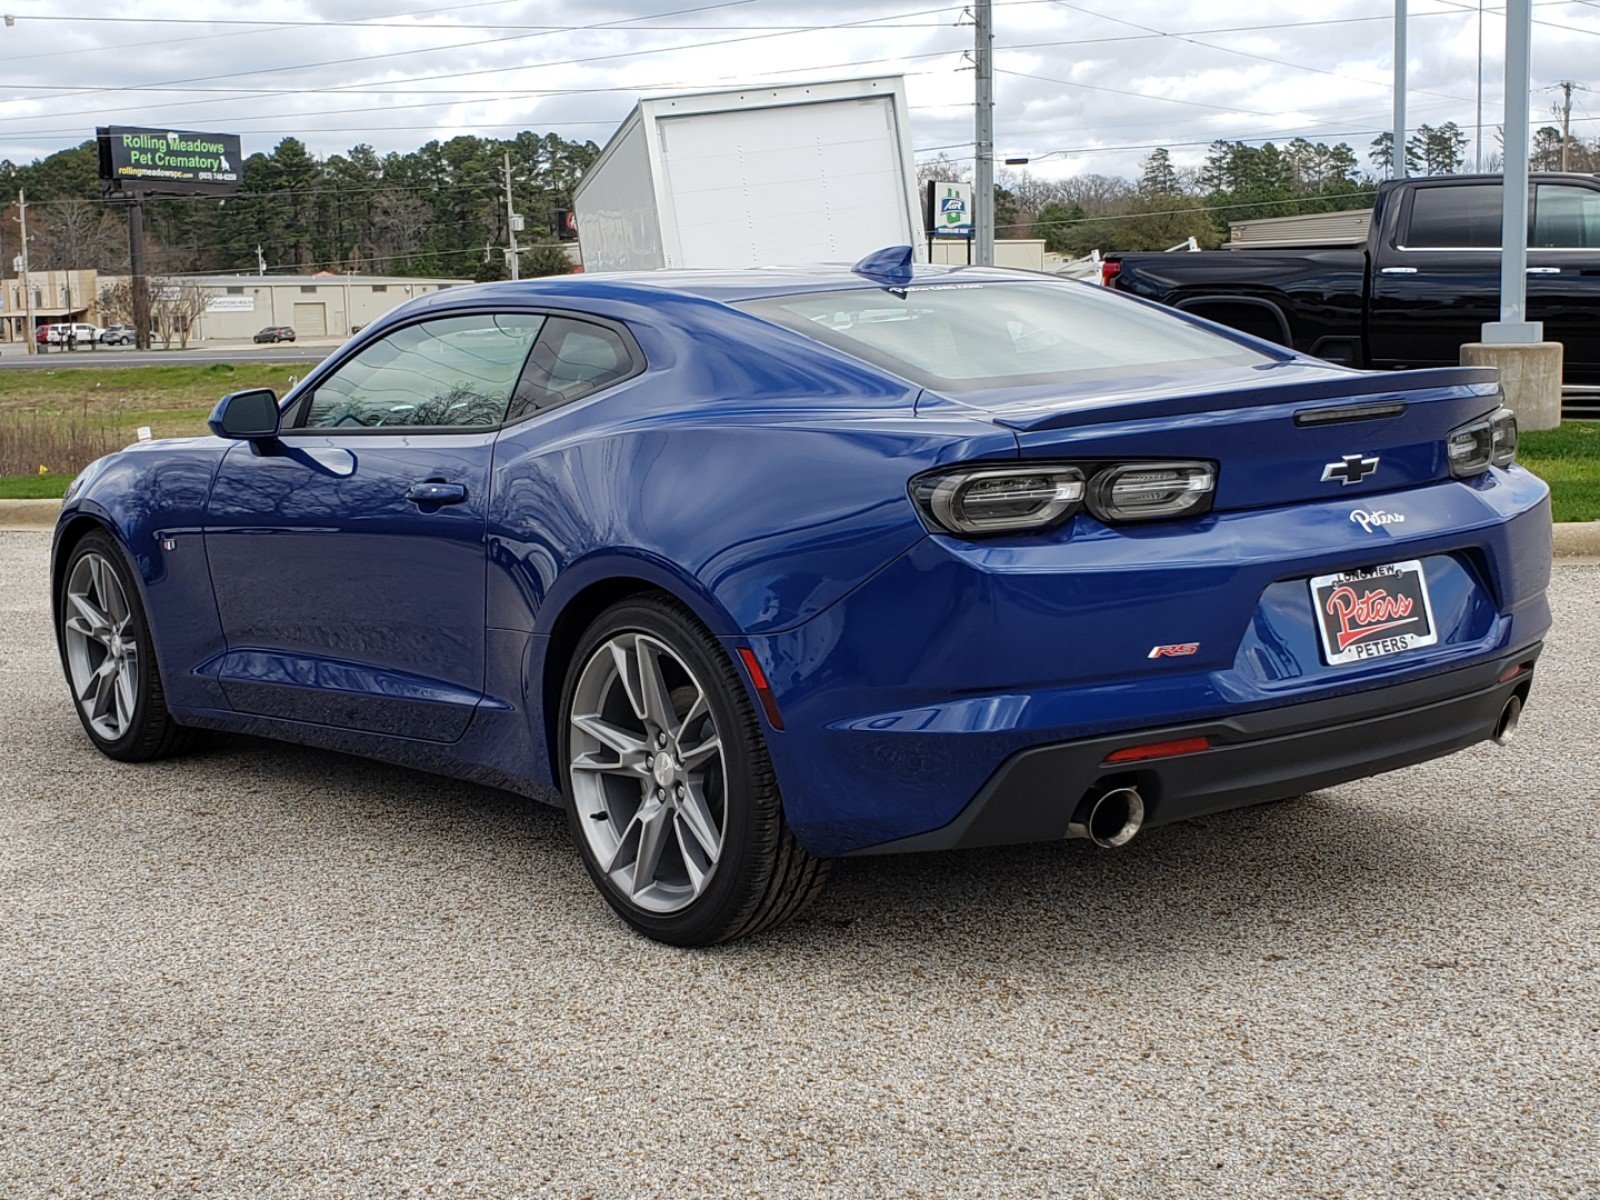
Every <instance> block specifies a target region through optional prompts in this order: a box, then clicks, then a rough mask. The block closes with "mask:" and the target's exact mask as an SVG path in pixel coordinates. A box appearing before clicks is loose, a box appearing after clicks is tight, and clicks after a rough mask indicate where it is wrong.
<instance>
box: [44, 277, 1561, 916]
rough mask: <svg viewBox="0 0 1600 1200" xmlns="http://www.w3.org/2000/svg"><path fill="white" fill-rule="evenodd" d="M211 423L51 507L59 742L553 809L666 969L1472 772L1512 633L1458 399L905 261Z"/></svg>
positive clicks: (1520, 534)
mask: <svg viewBox="0 0 1600 1200" xmlns="http://www.w3.org/2000/svg"><path fill="white" fill-rule="evenodd" d="M210 426H211V431H212V435H211V436H209V437H200V438H189V439H182V440H174V441H158V442H148V443H142V444H138V445H134V446H131V447H129V448H128V449H127V450H124V451H122V452H120V453H117V454H113V455H111V456H109V457H107V458H103V459H101V460H99V461H98V462H96V463H94V464H93V465H91V466H90V467H89V468H88V469H87V470H85V471H84V472H83V474H82V475H81V476H79V478H78V479H77V480H76V481H75V482H74V483H73V485H72V487H71V489H70V490H69V492H68V495H67V500H66V504H65V506H64V508H63V511H62V515H61V520H60V524H59V526H58V528H57V530H56V536H55V548H54V558H53V588H54V611H55V616H56V626H57V631H58V636H59V641H60V647H61V659H62V663H63V666H64V668H65V671H66V675H67V679H68V682H69V684H70V686H71V690H72V697H73V702H74V704H75V706H76V708H77V710H78V712H79V715H80V717H81V718H82V721H83V726H84V728H85V729H86V730H87V732H88V735H89V737H90V739H91V740H92V741H93V742H94V744H95V745H96V746H97V747H98V748H99V749H100V750H101V751H103V752H104V753H105V754H107V755H110V756H111V757H112V758H115V759H119V760H122V761H139V760H145V759H151V758H155V757H158V756H161V755H165V754H169V753H173V752H175V751H177V750H179V749H181V747H182V746H183V745H184V743H185V742H186V740H187V739H188V738H189V737H190V736H191V734H192V733H193V731H195V730H199V729H221V730H239V731H244V732H248V733H252V734H260V735H265V736H269V737H275V738H282V739H285V740H288V741H294V742H302V743H310V744H314V745H318V746H324V747H331V748H334V749H338V750H344V751H349V752H351V753H355V754H362V755H369V756H371V757H374V758H380V759H386V760H390V761H393V762H398V763H404V764H409V765H411V766H416V767H421V768H424V769H427V770H431V771H436V772H440V773H442V774H446V775H453V776H458V777H461V778H464V779H471V780H476V781H480V782H483V783H488V784H493V785H497V786H501V787H506V788H511V789H514V790H517V791H520V792H524V793H526V794H529V795H534V796H538V797H541V798H544V799H551V798H556V797H557V796H559V798H560V802H561V803H563V804H564V805H565V808H566V812H567V815H568V819H569V822H570V825H571V829H572V833H573V839H574V841H575V843H576V845H577V848H578V851H579V853H580V854H581V855H582V858H583V861H584V863H585V865H586V866H587V868H588V870H589V873H590V874H591V875H592V876H593V878H594V881H595V883H596V885H597V887H598V889H599V891H600V893H601V894H602V895H603V896H604V897H605V898H606V900H607V901H609V902H610V904H611V905H612V906H613V907H614V908H615V909H616V911H617V912H618V913H620V914H621V916H622V917H623V918H624V919H625V920H626V921H627V922H629V923H630V924H631V925H632V926H633V927H634V928H636V929H638V930H640V931H642V932H644V933H645V934H647V935H649V936H651V937H654V938H658V939H661V940H663V941H666V942H670V943H674V944H678V945H704V944H708V943H712V942H716V941H720V940H723V939H727V938H732V937H737V936H740V935H743V934H749V933H753V932H756V931H759V930H762V929H766V928H768V927H771V926H773V925H775V924H777V923H779V922H781V921H784V920H787V919H788V918H790V917H792V916H794V915H795V914H796V913H798V912H800V911H801V910H802V909H804V908H805V906H806V905H807V903H808V902H809V901H811V900H812V898H813V897H815V896H816V894H817V892H818V890H819V889H820V888H821V886H822V883H823V880H824V876H825V874H826V871H827V863H828V860H829V859H832V858H835V857H837V856H840V855H849V854H878V853H887V852H899V851H915V850H934V849H948V848H954V847H967V846H988V845H997V844H1004V843H1015V842H1029V841H1041V840H1051V839H1062V838H1069V837H1082V838H1089V839H1092V840H1094V841H1095V842H1097V843H1100V844H1102V845H1107V846H1115V845H1120V844H1122V843H1125V842H1127V841H1128V840H1129V839H1130V838H1132V837H1133V836H1134V835H1135V834H1136V833H1137V832H1138V831H1139V829H1140V828H1141V827H1142V826H1144V825H1160V824H1165V823H1168V822H1171V821H1177V820H1181V819H1183V818H1185V817H1190V816H1194V815H1196V814H1200V813H1208V812H1213V811H1216V810H1219V809H1226V808H1231V807H1237V806H1240V805H1246V804H1253V803H1257V802H1260V801H1267V800H1274V799H1279V798H1282V797H1286V796H1293V795H1296V794H1299V793H1301V792H1304V791H1307V790H1309V789H1313V788H1321V787H1326V786H1329V785H1331V784H1337V783H1341V782H1345V781H1348V780H1353V779H1358V778H1361V777H1364V776H1368V775H1372V774H1375V773H1377V772H1380V771H1387V770H1391V769H1393V768H1396V767H1401V766H1405V765H1407V764H1412V763H1418V762H1421V761H1423V760H1426V759H1429V758H1433V757H1436V756H1438V755H1442V754H1448V753H1450V752H1452V751H1454V750H1458V749H1460V748H1462V747H1464V746H1468V745H1471V744H1473V743H1475V742H1479V741H1481V740H1484V739H1487V738H1503V737H1505V736H1507V735H1508V734H1509V733H1510V732H1511V730H1512V729H1513V728H1514V726H1515V724H1516V721H1517V716H1518V712H1519V710H1520V708H1521V706H1522V703H1523V701H1524V700H1525V699H1526V697H1527V695H1528V689H1529V687H1530V684H1531V682H1532V675H1533V669H1534V662H1535V659H1536V658H1537V657H1538V655H1539V649H1540V643H1541V639H1542V638H1543V637H1544V636H1545V632H1546V629H1547V627H1548V625H1549V610H1548V608H1547V605H1546V600H1545V589H1546V585H1547V582H1548V579H1549V568H1550V511H1549V506H1548V493H1547V490H1546V488H1545V486H1544V484H1543V483H1541V482H1540V481H1539V480H1538V479H1536V478H1535V477H1533V476H1531V475H1529V474H1528V473H1527V472H1526V471H1524V470H1523V469H1521V468H1520V467H1518V466H1517V465H1515V463H1514V462H1513V459H1514V456H1515V452H1516V442H1517V427H1516V421H1515V419H1514V418H1513V417H1512V416H1511V414H1510V413H1508V412H1507V411H1506V410H1505V409H1504V408H1502V407H1501V393H1500V389H1499V386H1498V384H1497V382H1496V378H1495V375H1494V373H1493V372H1492V371H1486V370H1482V369H1474V368H1460V369H1456V368H1451V369H1439V370H1428V371H1414V372H1409V373H1403V374H1368V373H1365V372H1360V371H1354V370H1348V369H1345V368H1342V367H1335V366H1331V365H1329V364H1328V363H1325V362H1321V361H1318V360H1316V359H1312V358H1308V357H1306V356H1305V355H1302V354H1298V353H1296V352H1294V351H1291V350H1286V349H1284V348H1283V347H1281V346H1276V345H1271V344H1267V343H1264V342H1260V341H1256V340H1254V339H1252V338H1250V337H1248V336H1245V335H1243V334H1240V333H1236V332H1234V331H1232V330H1229V329H1226V328H1223V327H1221V326H1218V325H1213V324H1210V323H1208V322H1205V321H1202V320H1198V319H1195V318H1192V317H1188V316H1185V315H1183V314H1181V313H1175V312H1172V311H1169V310H1166V309H1161V308H1157V307H1155V306H1152V305H1149V304H1147V303H1144V302H1142V301H1139V300H1135V299H1132V298H1128V297H1124V296H1120V295H1116V294H1113V293H1109V292H1105V291H1102V290H1101V289H1099V288H1097V287H1094V286H1091V285H1086V284H1081V283H1073V282H1064V281H1060V280H1055V279H1051V278H1049V277H1045V276H1039V275H1034V274H1029V273H1022V272H1010V271H1003V270H992V269H973V268H964V269H949V268H936V267H924V266H917V267H912V266H910V265H909V252H908V251H906V250H905V249H904V248H900V249H899V250H898V251H896V252H884V253H881V254H879V255H874V256H871V257H870V258H869V259H866V260H863V262H862V263H860V264H857V265H856V267H855V268H853V269H852V268H848V267H830V268H817V269H812V270H759V271H743V272H736V273H709V272H708V273H699V272H680V273H668V272H657V273H648V274H639V275H618V276H589V277H582V276H578V277H567V278H560V279H550V280H538V281H532V282H522V283H508V284H489V285H484V286H479V287H469V288H457V289H451V290H448V291H442V292H437V293H431V294H429V295H427V296H424V297H420V298H418V299H416V300H414V301H412V302H410V303H408V304H405V305H402V306H401V307H399V308H397V309H395V310H394V311H393V312H392V313H390V314H389V315H388V316H387V317H385V318H384V319H382V320H381V321H378V322H376V323H374V324H373V325H371V326H369V327H368V328H367V329H365V330H364V331H363V332H362V333H361V334H360V336H359V337H357V338H355V339H353V340H351V341H350V342H349V343H348V344H347V345H345V346H344V347H343V348H342V349H340V350H339V351H337V352H336V353H335V354H333V355H332V356H331V357H329V358H328V359H327V361H326V362H324V363H322V364H321V366H319V367H318V368H317V369H315V370H314V371H313V372H311V374H309V375H308V376H307V377H306V379H305V380H304V381H303V382H301V383H300V384H299V385H298V386H297V387H295V388H294V389H293V390H292V391H291V392H290V393H289V395H288V396H286V397H284V398H283V399H282V400H279V399H278V398H277V397H275V396H274V395H273V394H272V393H271V392H265V391H251V392H240V393H236V394H234V395H231V396H227V397H224V398H223V400H222V401H221V403H219V404H218V406H217V408H216V411H215V412H214V413H213V414H212V417H211V421H210Z"/></svg>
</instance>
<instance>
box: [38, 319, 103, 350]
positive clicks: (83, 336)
mask: <svg viewBox="0 0 1600 1200" xmlns="http://www.w3.org/2000/svg"><path fill="white" fill-rule="evenodd" d="M47 328H48V329H49V339H48V340H49V342H50V344H51V345H52V346H67V345H72V344H74V339H76V344H77V345H79V346H84V347H91V346H93V345H94V344H95V343H96V342H97V341H99V340H100V335H101V333H102V332H103V331H102V330H101V329H100V327H99V326H98V325H90V324H88V323H87V322H85V321H72V322H66V323H63V324H58V325H50V326H47Z"/></svg>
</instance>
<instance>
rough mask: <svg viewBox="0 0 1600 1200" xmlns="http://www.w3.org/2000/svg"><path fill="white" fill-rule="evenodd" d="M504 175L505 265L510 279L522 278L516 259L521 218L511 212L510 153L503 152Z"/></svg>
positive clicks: (520, 265) (519, 261)
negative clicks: (509, 269)
mask: <svg viewBox="0 0 1600 1200" xmlns="http://www.w3.org/2000/svg"><path fill="white" fill-rule="evenodd" d="M502 161H503V163H504V165H505V173H506V241H507V249H506V263H507V265H508V266H510V268H511V278H513V279H521V278H522V262H521V260H520V259H519V258H518V257H517V226H518V225H520V224H521V223H522V218H521V217H519V216H517V214H516V213H515V212H514V211H513V210H512V206H511V151H509V150H507V151H506V152H505V157H504V159H503V160H502Z"/></svg>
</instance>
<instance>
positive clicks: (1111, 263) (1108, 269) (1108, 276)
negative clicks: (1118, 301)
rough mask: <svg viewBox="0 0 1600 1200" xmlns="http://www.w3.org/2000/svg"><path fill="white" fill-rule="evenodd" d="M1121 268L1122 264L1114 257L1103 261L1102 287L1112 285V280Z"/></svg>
mask: <svg viewBox="0 0 1600 1200" xmlns="http://www.w3.org/2000/svg"><path fill="white" fill-rule="evenodd" d="M1121 270H1122V264H1121V263H1120V262H1118V261H1117V260H1116V259H1114V258H1108V259H1105V260H1104V261H1102V262H1101V264H1100V285H1101V286H1102V287H1110V286H1111V281H1112V280H1113V279H1115V278H1116V277H1117V275H1118V273H1119V272H1120V271H1121Z"/></svg>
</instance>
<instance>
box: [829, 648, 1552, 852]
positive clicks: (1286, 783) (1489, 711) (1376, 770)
mask: <svg viewBox="0 0 1600 1200" xmlns="http://www.w3.org/2000/svg"><path fill="white" fill-rule="evenodd" d="M1540 648H1541V647H1540V646H1539V645H1538V644H1535V645H1532V646H1529V647H1526V648H1524V649H1522V650H1519V651H1517V652H1516V653H1514V654H1507V655H1503V656H1501V657H1499V658H1496V659H1495V660H1494V661H1492V662H1482V663H1478V664H1477V665H1475V666H1472V667H1466V668H1463V669H1460V670H1456V671H1450V672H1448V673H1446V674H1443V675H1435V676H1430V677H1429V678H1426V679H1418V680H1412V681H1410V682H1407V683H1402V684H1396V685H1394V686H1391V687H1385V688H1379V689H1375V690H1371V691H1365V692H1358V693H1355V694H1353V695H1346V696H1336V697H1333V698H1330V699H1326V700H1316V701H1309V702H1305V703H1300V704H1291V705H1286V706H1283V707H1281V708H1272V709H1266V710H1263V711H1258V712H1251V713H1242V714H1239V715H1237V716H1232V717H1228V718H1225V719H1221V720H1214V721H1200V722H1194V723H1190V724H1185V725H1169V726H1163V727H1160V728H1152V729H1144V730H1135V731H1130V732H1124V733H1119V734H1115V735H1111V736H1107V737H1096V738H1085V739H1082V740H1077V741H1070V742H1061V743H1057V744H1055V745H1048V746H1037V747H1034V748H1032V749H1028V750H1024V751H1021V752H1020V753H1017V754H1014V755H1012V756H1011V757H1010V758H1009V759H1007V760H1006V761H1005V762H1004V763H1003V764H1002V765H1001V766H1000V768H999V770H997V771H996V772H995V773H994V775H993V776H992V777H991V778H990V779H989V781H988V783H987V784H985V785H984V787H983V789H982V790H981V791H980V792H979V793H978V795H977V796H976V797H975V798H974V799H973V800H972V802H971V803H970V804H969V805H968V806H967V807H966V808H965V809H963V810H962V811H961V813H960V814H958V815H957V817H956V818H955V820H953V821H951V822H950V823H949V824H947V825H945V826H943V827H941V828H939V829H934V830H931V831H929V832H927V833H922V834H917V835H915V836H912V837H908V838H901V839H899V840H897V841H893V842H886V843H883V844H880V845H877V846H872V847H868V848H865V849H862V850H858V851H855V852H854V853H858V854H893V853H904V852H911V851H921V850H953V849H964V848H969V847H974V846H995V845H1005V844H1010V843H1018V842H1040V841H1054V840H1058V839H1060V838H1063V837H1065V836H1067V824H1068V822H1069V821H1070V820H1072V817H1073V814H1074V812H1075V810H1076V809H1077V808H1078V806H1079V804H1080V803H1081V802H1082V801H1083V800H1084V798H1085V797H1086V796H1089V795H1091V794H1093V793H1096V792H1098V791H1101V790H1103V789H1105V788H1107V787H1111V786H1127V785H1131V786H1134V787H1136V788H1138V790H1139V793H1140V795H1141V797H1143V799H1144V802H1145V809H1146V824H1148V825H1164V824H1168V823H1170V822H1173V821H1181V820H1185V819H1187V818H1189V817H1196V816H1200V815H1203V814H1205V813H1211V812H1218V811H1221V810H1223V809H1229V808H1241V807H1244V806H1245V805H1250V804H1259V803H1262V802H1264V801H1268V800H1279V799H1282V798H1284V797H1286V796H1294V795H1299V794H1300V793H1302V792H1308V791H1313V790H1315V789H1317V788H1325V787H1332V786H1333V785H1335V784H1339V783H1347V782H1349V781H1351V780H1354V779H1361V778H1365V777H1366V776H1369V775H1376V774H1380V773H1381V772H1384V771H1393V770H1396V769H1398V768H1400V767H1408V766H1412V765H1414V764H1416V763H1420V762H1426V761H1428V760H1429V759H1433V758H1438V757H1440V756H1442V755H1445V754H1452V753H1454V752H1455V751H1457V750H1461V749H1464V748H1466V747H1467V746H1471V745H1474V744H1475V743H1477V742H1481V741H1484V740H1486V739H1488V738H1489V737H1491V736H1493V734H1494V732H1495V729H1496V727H1497V725H1498V722H1499V719H1500V714H1501V712H1502V711H1503V710H1504V709H1505V706H1506V704H1507V702H1508V701H1509V700H1510V699H1511V698H1512V697H1513V696H1516V697H1519V698H1520V699H1523V700H1526V698H1527V695H1528V691H1529V688H1530V687H1531V686H1532V682H1533V666H1534V662H1535V660H1536V659H1537V658H1538V656H1539V651H1540ZM1513 672H1514V674H1513ZM1508 676H1509V677H1508ZM1201 737H1203V738H1206V739H1208V740H1209V741H1210V748H1209V749H1207V750H1203V751H1200V752H1197V753H1191V754H1184V755H1179V756H1176V757H1172V758H1164V759H1154V760H1149V761H1145V762H1139V763H1132V764H1114V765H1109V766H1108V765H1106V759H1107V758H1109V757H1110V756H1111V755H1112V754H1114V753H1115V752H1116V751H1118V750H1122V749H1126V748H1129V747H1133V746H1139V745H1146V744H1149V743H1153V742H1167V741H1175V740H1178V739H1183V738H1201Z"/></svg>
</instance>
